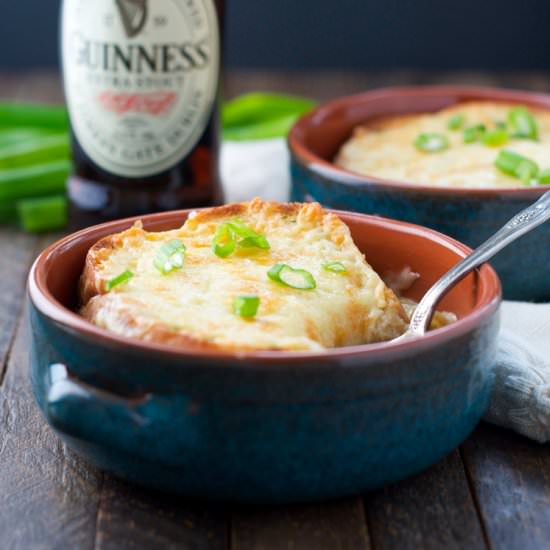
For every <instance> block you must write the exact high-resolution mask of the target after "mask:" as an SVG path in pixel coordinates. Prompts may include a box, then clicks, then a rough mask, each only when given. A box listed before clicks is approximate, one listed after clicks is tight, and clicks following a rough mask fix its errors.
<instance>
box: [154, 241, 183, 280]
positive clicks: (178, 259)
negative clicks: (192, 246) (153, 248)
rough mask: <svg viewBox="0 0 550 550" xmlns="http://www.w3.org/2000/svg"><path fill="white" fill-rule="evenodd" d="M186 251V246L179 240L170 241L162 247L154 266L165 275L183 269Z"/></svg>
mask: <svg viewBox="0 0 550 550" xmlns="http://www.w3.org/2000/svg"><path fill="white" fill-rule="evenodd" d="M185 250H186V249H185V245H184V244H183V243H182V242H181V241H180V240H179V239H174V240H172V241H169V242H167V243H165V244H163V245H162V246H161V247H160V249H159V251H158V252H157V255H156V256H155V259H154V260H153V264H154V265H155V267H156V268H157V269H158V270H159V271H160V272H161V273H163V274H164V275H167V274H168V273H171V272H172V271H174V270H176V269H181V268H182V267H183V258H184V254H185Z"/></svg>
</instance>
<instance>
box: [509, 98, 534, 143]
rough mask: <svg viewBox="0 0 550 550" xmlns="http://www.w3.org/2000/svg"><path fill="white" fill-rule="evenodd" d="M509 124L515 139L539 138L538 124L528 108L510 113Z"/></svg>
mask: <svg viewBox="0 0 550 550" xmlns="http://www.w3.org/2000/svg"><path fill="white" fill-rule="evenodd" d="M508 123H509V124H510V127H511V129H512V134H513V136H514V137H519V138H524V139H533V140H536V139H538V137H539V132H538V128H537V123H536V121H535V119H534V117H533V115H532V114H531V113H530V112H529V110H528V109H527V108H526V107H523V106H519V107H514V108H513V109H510V111H509V112H508Z"/></svg>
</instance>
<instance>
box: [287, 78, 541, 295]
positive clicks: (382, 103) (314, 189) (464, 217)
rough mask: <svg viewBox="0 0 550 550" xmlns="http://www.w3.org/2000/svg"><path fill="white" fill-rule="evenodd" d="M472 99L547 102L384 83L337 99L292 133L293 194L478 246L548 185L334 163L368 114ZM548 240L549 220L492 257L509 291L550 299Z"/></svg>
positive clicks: (503, 93) (523, 95) (529, 96)
mask: <svg viewBox="0 0 550 550" xmlns="http://www.w3.org/2000/svg"><path fill="white" fill-rule="evenodd" d="M473 100H490V101H501V102H512V103H521V104H523V105H528V106H533V107H537V108H539V109H540V108H543V109H550V96H547V95H544V94H535V93H530V92H522V91H512V90H498V89H491V88H472V87H457V86H451V87H449V86H446V87H438V86H430V87H411V88H387V89H382V90H375V91H372V92H367V93H364V94H361V95H356V96H350V97H344V98H341V99H337V100H335V101H332V102H329V103H326V104H324V105H321V106H320V107H319V108H318V109H316V110H315V111H313V112H312V113H310V114H308V115H306V116H304V117H303V118H301V119H300V120H299V121H298V122H297V123H296V125H295V126H294V128H293V129H292V131H291V133H290V136H289V146H290V151H291V173H292V192H291V198H292V200H295V201H306V200H315V201H318V202H320V203H321V204H323V205H325V206H328V207H331V208H337V209H342V210H354V211H356V212H363V213H368V214H378V215H381V216H386V217H390V218H396V219H400V220H404V221H407V222H411V223H415V224H419V225H424V226H427V227H430V228H432V229H436V230H437V231H440V232H442V233H445V234H447V235H450V236H451V237H453V238H455V239H457V240H459V241H461V242H464V243H466V244H468V245H469V246H471V247H477V246H478V245H480V244H481V243H482V242H483V241H485V240H486V239H487V238H488V237H490V236H491V235H492V234H493V233H495V232H496V231H497V230H498V229H499V228H500V227H502V226H503V225H504V224H505V223H506V222H507V221H508V220H509V219H510V218H512V217H513V216H514V215H515V214H517V213H518V212H519V211H521V210H522V209H523V208H526V207H527V206H529V205H530V204H531V203H533V202H535V201H536V200H537V199H538V198H539V197H540V195H542V194H543V193H544V192H545V191H547V190H548V187H547V186H543V187H539V188H536V187H532V188H517V189H498V188H497V189H495V188H487V189H477V188H476V189H465V188H462V189H461V188H450V187H449V188H441V187H429V186H421V185H417V184H410V183H407V182H393V181H385V180H381V179H378V178H375V177H371V176H362V175H359V174H355V173H352V172H349V171H347V170H343V169H341V168H338V167H337V166H336V165H334V164H333V163H332V159H333V158H334V156H335V154H336V153H337V151H338V150H339V148H340V146H341V145H342V143H343V142H344V141H345V140H346V139H347V138H348V137H349V136H350V135H351V133H352V131H353V129H354V128H355V127H356V126H358V125H360V124H363V123H364V122H365V121H367V120H368V119H370V118H374V117H380V116H387V115H395V114H402V113H415V112H430V111H438V110H440V109H443V108H445V107H448V106H450V105H453V104H456V103H459V102H463V101H473ZM396 162H399V159H396ZM549 243H550V224H546V225H543V226H541V227H539V228H538V229H536V230H535V231H533V232H531V233H529V234H528V235H526V236H524V237H522V238H521V239H520V240H519V241H517V242H516V243H514V244H512V245H510V246H508V247H507V248H506V249H505V250H503V251H502V252H501V253H500V254H498V255H497V256H496V257H495V258H494V260H493V262H492V264H493V267H495V269H496V270H497V272H498V274H499V276H500V279H501V281H502V286H503V292H504V297H505V298H507V299H511V300H525V301H547V300H550V277H549V270H550V246H548V244H549Z"/></svg>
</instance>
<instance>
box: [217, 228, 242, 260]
mask: <svg viewBox="0 0 550 550" xmlns="http://www.w3.org/2000/svg"><path fill="white" fill-rule="evenodd" d="M236 247H237V237H236V235H235V233H234V232H233V231H232V230H231V228H230V227H229V224H227V223H224V224H222V225H220V226H219V227H218V229H217V230H216V234H215V235H214V240H213V241H212V251H213V252H214V254H216V256H218V257H220V258H227V256H229V255H230V254H233V252H234V251H235V248H236Z"/></svg>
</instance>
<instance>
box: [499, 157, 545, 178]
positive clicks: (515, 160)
mask: <svg viewBox="0 0 550 550" xmlns="http://www.w3.org/2000/svg"><path fill="white" fill-rule="evenodd" d="M495 166H496V167H497V168H498V169H499V170H500V171H501V172H503V173H504V174H508V175H509V176H512V177H514V178H518V179H520V180H521V181H522V182H523V183H524V184H525V185H531V184H532V183H533V180H535V179H536V178H537V175H538V173H539V167H538V165H537V163H536V162H534V161H532V160H530V159H528V158H527V157H524V156H522V155H519V154H518V153H514V152H513V151H507V150H504V151H500V152H499V154H498V157H497V159H496V161H495Z"/></svg>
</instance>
